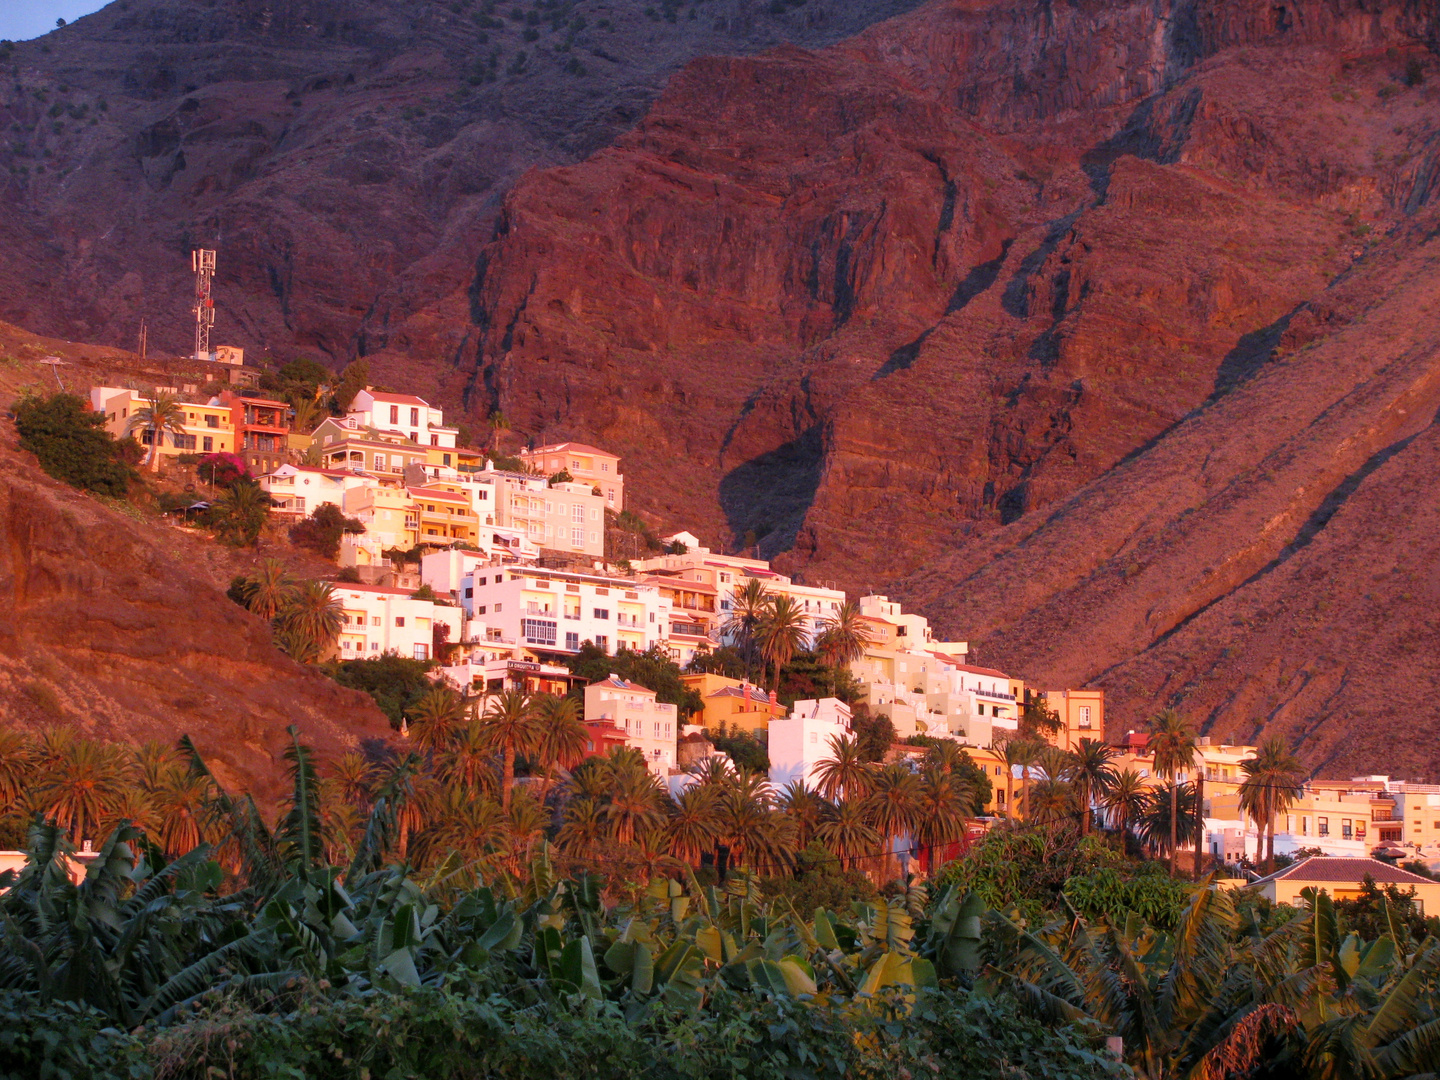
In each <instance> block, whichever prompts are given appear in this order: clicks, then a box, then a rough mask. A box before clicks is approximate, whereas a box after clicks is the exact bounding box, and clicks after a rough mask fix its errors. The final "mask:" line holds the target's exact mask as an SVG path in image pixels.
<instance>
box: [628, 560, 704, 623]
mask: <svg viewBox="0 0 1440 1080" xmlns="http://www.w3.org/2000/svg"><path fill="white" fill-rule="evenodd" d="M639 579H640V580H641V581H643V582H644V583H645V584H646V585H653V586H655V588H657V589H659V590H660V595H661V596H665V597H668V598H669V600H670V606H671V608H673V609H674V612H675V619H676V621H677V622H678V623H685V624H688V627H689V628H688V629H686V630H684V631H682V632H684V633H687V634H692V635H699V636H701V637H707V638H713V637H717V636H718V634H719V631H720V619H719V614H720V612H719V608H720V591H719V589H718V588H716V586H715V585H714V584H713V583H711V582H709V581H706V580H705V579H704V575H703V574H702V573H700V572H699V571H695V570H660V571H657V572H655V573H651V574H641V575H640V578H639Z"/></svg>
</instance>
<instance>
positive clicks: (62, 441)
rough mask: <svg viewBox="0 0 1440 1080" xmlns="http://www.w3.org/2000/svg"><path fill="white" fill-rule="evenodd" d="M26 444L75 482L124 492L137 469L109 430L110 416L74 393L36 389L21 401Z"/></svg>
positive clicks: (51, 471)
mask: <svg viewBox="0 0 1440 1080" xmlns="http://www.w3.org/2000/svg"><path fill="white" fill-rule="evenodd" d="M15 427H16V429H17V430H18V431H19V434H20V448H21V449H22V450H27V451H29V452H30V453H32V454H34V455H35V456H36V457H37V458H38V459H39V461H40V467H41V468H42V469H44V470H45V472H46V473H47V474H48V475H50V476H53V477H54V478H55V479H56V480H60V481H62V482H64V483H66V484H69V485H70V486H72V487H77V488H80V489H82V490H84V491H93V492H96V493H97V494H100V495H109V496H111V497H112V498H120V497H122V496H124V495H125V493H126V492H127V491H128V490H129V486H130V480H131V478H132V477H133V476H134V475H135V472H134V470H133V469H131V468H130V466H129V465H128V464H126V462H125V461H124V460H123V459H122V457H121V447H120V445H119V444H117V443H116V441H115V439H114V438H113V437H112V436H111V435H110V433H109V432H107V431H106V430H105V417H104V416H103V415H102V414H101V413H97V412H91V411H90V409H89V408H88V407H87V405H86V403H85V402H84V401H83V400H81V399H80V398H79V397H76V396H75V395H74V394H63V393H58V394H51V395H50V396H48V397H45V396H39V395H32V396H27V397H25V398H23V399H21V401H20V403H19V404H18V405H16V406H15Z"/></svg>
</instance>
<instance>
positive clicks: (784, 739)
mask: <svg viewBox="0 0 1440 1080" xmlns="http://www.w3.org/2000/svg"><path fill="white" fill-rule="evenodd" d="M769 727H770V746H769V751H770V782H771V783H772V784H774V785H775V786H776V787H777V788H781V787H784V786H785V785H786V784H788V783H790V782H791V781H792V780H799V781H801V782H802V783H804V785H805V786H806V787H807V788H813V787H815V784H816V779H815V773H816V768H817V767H818V766H819V764H820V762H822V761H825V760H826V759H828V758H830V757H833V756H834V749H833V742H832V740H835V739H838V738H841V737H842V736H845V735H848V734H850V730H851V729H850V706H848V705H846V704H845V703H844V702H843V701H841V700H840V699H838V698H820V699H819V700H815V699H813V698H812V699H808V700H806V701H797V702H795V704H794V706H793V707H792V708H791V709H790V715H789V716H787V717H782V718H780V719H778V720H771V721H770V725H769Z"/></svg>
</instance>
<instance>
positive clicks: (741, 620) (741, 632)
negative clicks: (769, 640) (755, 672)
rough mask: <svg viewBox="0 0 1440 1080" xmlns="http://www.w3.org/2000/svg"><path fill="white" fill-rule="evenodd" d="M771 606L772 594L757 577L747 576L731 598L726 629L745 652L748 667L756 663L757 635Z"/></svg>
mask: <svg viewBox="0 0 1440 1080" xmlns="http://www.w3.org/2000/svg"><path fill="white" fill-rule="evenodd" d="M769 606H770V594H769V592H767V591H766V589H765V583H764V582H763V581H761V580H760V579H759V578H755V577H750V578H746V579H745V584H744V585H742V586H740V588H738V589H736V590H735V591H734V593H733V595H732V596H731V598H730V615H729V616H728V617H727V618H726V620H725V626H724V630H725V633H726V634H727V635H729V636H730V637H731V638H732V639H733V640H734V641H736V642H737V643H738V644H739V646H740V651H741V652H743V653H744V654H745V664H746V668H747V669H749V668H750V667H751V666H752V665H753V664H754V663H755V635H756V632H757V631H758V630H759V628H760V622H761V620H762V619H763V618H764V617H765V612H766V611H767V610H768V609H769Z"/></svg>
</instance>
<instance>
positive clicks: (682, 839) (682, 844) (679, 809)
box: [666, 784, 720, 866]
mask: <svg viewBox="0 0 1440 1080" xmlns="http://www.w3.org/2000/svg"><path fill="white" fill-rule="evenodd" d="M666 834H667V836H668V837H669V840H670V850H671V852H672V853H673V854H674V855H675V857H676V858H677V859H681V860H683V861H685V862H687V863H689V864H691V865H692V866H698V865H699V864H700V856H701V855H702V854H704V853H705V852H707V851H712V850H714V848H715V843H716V841H717V840H718V839H719V838H720V813H719V793H718V792H717V790H716V789H715V788H714V787H711V786H709V785H705V784H691V785H689V786H688V787H686V788H684V789H682V790H681V792H680V793H679V794H678V795H676V796H675V798H674V800H673V803H672V805H671V807H670V819H669V821H668V822H667V823H666Z"/></svg>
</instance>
